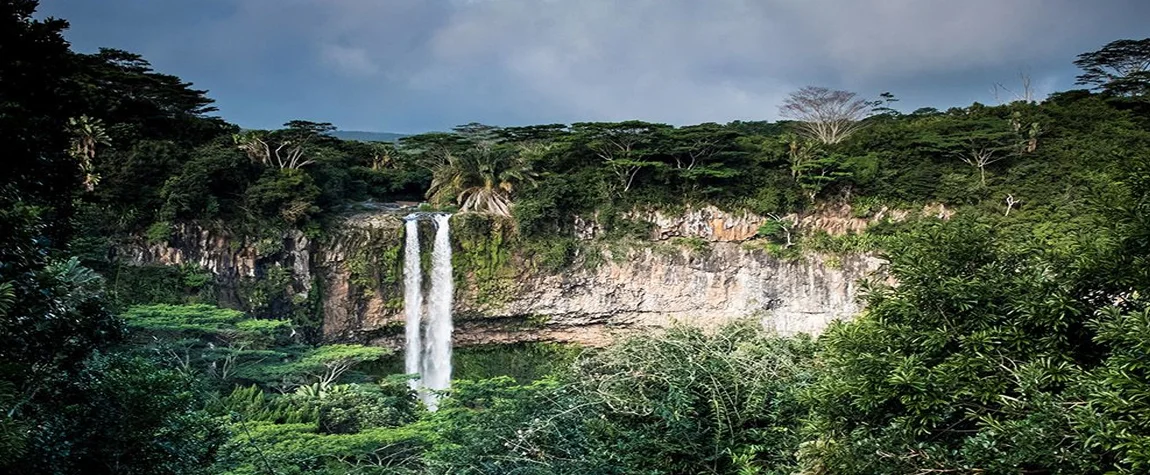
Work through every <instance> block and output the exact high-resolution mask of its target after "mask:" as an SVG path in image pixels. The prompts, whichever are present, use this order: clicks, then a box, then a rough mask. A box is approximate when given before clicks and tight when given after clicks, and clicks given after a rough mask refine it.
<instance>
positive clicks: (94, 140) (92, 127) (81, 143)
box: [68, 115, 112, 191]
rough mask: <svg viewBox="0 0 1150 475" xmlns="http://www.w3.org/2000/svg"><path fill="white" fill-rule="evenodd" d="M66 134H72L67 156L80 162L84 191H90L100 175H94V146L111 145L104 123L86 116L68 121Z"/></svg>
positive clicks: (94, 186) (94, 187)
mask: <svg viewBox="0 0 1150 475" xmlns="http://www.w3.org/2000/svg"><path fill="white" fill-rule="evenodd" d="M68 132H69V133H71V134H72V146H71V147H70V148H69V149H68V154H69V155H71V156H72V158H75V159H76V161H78V162H80V171H81V172H83V173H84V189H86V190H87V191H92V190H94V189H96V184H97V183H99V182H100V175H99V174H97V173H96V170H95V168H94V163H95V161H96V145H111V144H112V142H111V139H110V138H108V133H107V132H105V129H104V122H103V121H101V120H100V119H93V118H91V117H88V116H86V115H82V116H80V117H73V118H71V119H68Z"/></svg>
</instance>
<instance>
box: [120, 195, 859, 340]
mask: <svg viewBox="0 0 1150 475" xmlns="http://www.w3.org/2000/svg"><path fill="white" fill-rule="evenodd" d="M644 219H647V220H649V221H651V222H652V223H654V224H655V226H654V231H653V234H654V235H653V236H652V237H653V238H655V239H657V240H659V239H667V238H671V237H689V238H697V239H698V240H701V241H705V245H698V243H695V245H675V244H669V243H666V242H658V241H656V242H655V243H653V244H649V245H644V246H634V247H631V248H630V249H624V250H594V251H591V252H595V253H602V258H601V259H594V262H597V263H598V264H597V265H581V266H576V267H575V268H570V269H565V270H563V271H559V272H549V271H544V270H540V269H539V268H537V267H535V266H533V265H530V263H528V262H525V261H523V260H521V259H517V258H515V259H513V262H512V263H510V265H505V266H504V271H503V272H502V273H500V275H499V276H498V277H497V278H496V279H498V282H495V284H497V285H496V286H497V287H498V288H499V292H498V295H497V296H495V297H493V296H492V295H491V291H490V289H489V288H490V287H491V286H490V285H487V286H484V285H481V284H484V282H478V280H482V279H481V278H480V277H478V276H477V274H476V273H475V272H469V271H468V270H466V269H458V267H457V281H459V285H457V286H456V287H457V292H456V299H455V301H456V303H455V314H456V337H455V338H456V342H457V344H460V345H468V344H485V343H501V342H517V341H563V342H580V343H584V344H590V345H599V344H603V343H606V342H607V341H608V340H609V339H610V338H612V335H613V334H615V333H618V332H623V331H634V330H641V329H643V328H648V327H652V326H662V325H666V324H668V323H670V322H672V321H682V322H686V323H690V324H693V325H699V326H704V327H707V326H714V325H718V324H721V323H723V322H726V321H730V320H733V319H738V318H747V317H751V318H757V319H759V320H761V321H762V322H763V324H764V325H766V326H768V327H771V328H774V329H776V330H777V331H779V332H780V333H784V334H789V333H795V332H807V333H817V332H819V331H821V330H822V329H823V328H825V327H826V325H827V323H829V322H830V321H831V320H834V319H838V318H847V317H850V316H851V315H853V314H855V313H857V312H858V311H859V310H860V307H859V304H858V303H857V302H856V300H855V297H856V293H857V289H858V287H859V283H860V280H862V279H864V278H867V277H868V276H872V275H874V273H875V271H876V270H878V269H879V267H880V265H881V261H879V260H878V259H876V258H874V257H869V256H851V257H845V258H832V257H825V256H809V257H807V258H804V259H801V260H781V259H778V258H775V257H772V256H771V255H769V254H768V253H766V252H765V251H763V250H761V249H756V248H754V247H753V246H751V245H747V244H744V243H742V242H740V241H743V240H745V239H747V238H749V237H750V236H753V234H754V230H757V227H758V226H759V225H760V224H761V222H762V218H760V217H755V216H753V215H750V216H747V215H744V216H730V215H725V214H723V213H722V212H721V211H718V210H717V209H702V210H695V211H690V210H689V211H688V212H687V213H685V214H684V216H678V217H669V216H662V215H656V214H652V215H651V216H648V217H645V218H644ZM402 234H403V225H402V220H401V219H400V218H399V217H398V216H395V215H389V214H385V213H374V214H372V213H369V214H361V215H356V216H351V217H348V218H347V219H345V220H344V222H343V223H342V224H341V225H340V226H339V227H337V228H335V229H333V230H331V231H330V232H328V233H327V236H326V237H324V238H318V239H308V238H306V237H304V236H303V235H302V234H300V233H298V232H289V233H286V234H284V235H283V236H282V241H283V242H282V243H275V245H271V246H269V245H268V244H267V243H266V242H264V243H252V242H244V241H237V240H236V239H234V238H232V237H231V236H229V235H228V234H227V233H225V232H221V231H208V230H204V229H200V228H197V227H195V226H188V225H185V226H180V227H177V228H176V229H174V232H173V235H172V238H171V239H170V240H169V241H168V242H167V243H163V244H148V243H144V242H137V243H135V244H132V245H129V246H127V247H126V248H124V249H121V255H122V256H123V257H124V258H126V259H127V260H129V261H130V262H133V263H136V264H166V265H174V264H182V263H193V264H196V265H198V266H200V267H202V268H204V269H207V270H209V271H211V272H212V273H214V274H215V275H216V276H217V279H218V283H219V285H220V287H221V292H220V295H221V300H222V303H223V304H225V305H229V306H233V307H241V308H243V307H244V306H245V305H247V304H249V303H250V302H247V301H246V300H245V299H246V297H245V294H244V292H243V291H242V289H243V288H244V286H245V285H246V284H245V283H250V282H253V281H258V280H259V279H260V278H261V277H264V276H267V275H272V274H275V273H277V272H278V274H279V275H288V276H290V279H289V280H288V282H287V283H286V284H285V285H284V286H283V287H284V288H283V291H284V297H285V299H286V300H288V301H295V302H303V301H308V300H309V299H310V300H311V301H315V302H317V303H318V304H317V305H316V306H315V307H316V312H318V313H320V314H321V315H320V316H321V317H322V337H323V338H324V339H325V340H328V341H363V342H371V343H374V344H379V345H386V346H393V347H398V346H401V345H402V335H403V331H402V325H403V323H402V322H403V309H402V297H401V296H402V288H401V287H402V269H401V262H402V259H403V249H402V243H403V236H402ZM428 235H429V234H428ZM457 245H459V244H458V243H457ZM261 247H263V248H270V249H271V250H267V249H262V250H261ZM486 283H488V284H490V283H492V282H486ZM485 287H487V288H488V290H480V289H481V288H485ZM247 300H250V299H247Z"/></svg>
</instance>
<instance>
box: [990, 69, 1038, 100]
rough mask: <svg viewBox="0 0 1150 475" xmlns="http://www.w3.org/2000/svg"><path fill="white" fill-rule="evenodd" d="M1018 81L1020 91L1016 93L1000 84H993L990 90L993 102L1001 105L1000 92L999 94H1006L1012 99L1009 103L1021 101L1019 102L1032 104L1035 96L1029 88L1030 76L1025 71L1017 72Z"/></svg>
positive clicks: (1031, 88)
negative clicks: (992, 94) (992, 93)
mask: <svg viewBox="0 0 1150 475" xmlns="http://www.w3.org/2000/svg"><path fill="white" fill-rule="evenodd" d="M1018 80H1019V83H1020V89H1019V91H1018V92H1015V91H1013V90H1011V89H1010V88H1008V87H1006V86H1004V85H1003V84H1002V83H1000V82H996V83H994V86H993V88H992V91H993V92H994V101H995V102H997V103H999V104H1002V103H1003V101H1002V98H1001V93H1000V91H1001V92H1005V93H1008V94H1010V95H1011V97H1012V99H1011V102H1019V101H1021V102H1025V103H1028V104H1029V103H1031V102H1034V95H1035V94H1034V88H1033V87H1032V86H1031V84H1032V81H1031V79H1030V74H1028V73H1027V72H1025V71H1019V72H1018Z"/></svg>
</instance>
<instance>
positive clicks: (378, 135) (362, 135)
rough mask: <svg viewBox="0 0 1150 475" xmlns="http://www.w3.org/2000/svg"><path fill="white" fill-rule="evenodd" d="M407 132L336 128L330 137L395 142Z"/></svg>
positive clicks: (405, 135)
mask: <svg viewBox="0 0 1150 475" xmlns="http://www.w3.org/2000/svg"><path fill="white" fill-rule="evenodd" d="M407 135H408V134H396V133H392V132H364V131H361V130H337V131H335V132H332V133H331V136H332V137H336V138H340V139H343V140H358V141H360V142H395V141H397V140H399V139H401V138H403V137H407Z"/></svg>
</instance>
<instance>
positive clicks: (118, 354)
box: [0, 0, 1150, 475]
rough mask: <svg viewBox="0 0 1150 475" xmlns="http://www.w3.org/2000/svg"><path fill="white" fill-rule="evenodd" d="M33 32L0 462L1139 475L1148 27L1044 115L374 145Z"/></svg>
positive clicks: (173, 468) (1148, 351)
mask: <svg viewBox="0 0 1150 475" xmlns="http://www.w3.org/2000/svg"><path fill="white" fill-rule="evenodd" d="M45 3H50V2H45ZM39 7H40V5H39V2H37V1H35V0H0V143H3V144H4V145H5V146H6V147H10V148H9V149H8V151H7V152H5V153H4V156H3V159H2V160H0V163H2V165H0V473H7V474H60V475H70V474H139V475H144V474H172V475H176V474H179V475H185V474H186V475H192V474H228V475H295V474H301V475H302V474H326V475H345V474H348V475H350V474H354V475H369V474H371V475H377V474H518V475H543V474H605V475H606V474H620V475H621V474H644V475H656V474H731V475H736V474H737V475H784V474H807V475H837V474H842V475H899V474H916V475H935V474H986V475H991V474H1019V475H1021V474H1096V475H1112V474H1148V473H1150V38H1111V41H1109V42H1108V43H1106V42H1104V43H1102V44H1098V45H1097V46H1096V48H1095V49H1093V50H1083V51H1080V52H1078V53H1076V54H1077V55H1074V54H1072V55H1070V56H1067V57H1065V58H1064V60H1063V63H1064V64H1065V65H1068V66H1071V67H1074V68H1076V70H1077V74H1078V75H1077V77H1076V78H1075V80H1076V85H1075V87H1074V88H1071V89H1068V90H1063V91H1058V92H1051V93H1049V94H1045V95H1042V96H1038V95H1035V94H1032V93H1031V91H1032V86H1031V80H1030V78H1029V77H1027V76H1025V75H1022V76H1021V77H1019V78H1015V79H1014V81H1013V82H1012V83H1011V82H1007V83H1004V84H1005V85H996V87H995V94H994V96H993V97H990V96H989V94H988V98H987V100H985V101H982V102H985V103H980V102H974V103H970V104H968V105H962V106H951V105H940V106H939V107H938V108H932V107H923V108H917V109H914V110H907V109H908V108H904V107H902V106H901V104H900V98H899V97H898V95H897V91H894V92H893V93H892V92H884V93H881V94H874V95H868V94H863V93H856V92H852V91H849V90H840V88H837V87H823V86H818V85H810V86H803V87H798V88H794V89H793V90H792V91H791V92H790V93H789V94H788V95H786V96H785V97H784V98H783V99H782V101H781V102H779V103H776V104H770V105H769V107H768V109H770V111H767V112H764V114H763V115H764V116H770V117H774V118H773V119H771V120H761V121H750V120H733V121H729V122H725V123H715V122H706V123H698V124H693V125H683V124H674V125H672V124H668V123H661V122H648V121H643V120H622V121H610V122H606V121H588V122H571V123H553V124H537V125H516V126H499V125H488V124H484V123H480V122H472V123H466V124H461V125H457V126H455V127H453V128H450V129H445V130H443V131H437V132H425V133H416V134H405V135H402V136H396V137H390V138H386V139H380V138H378V137H348V136H346V135H343V134H341V133H340V132H341V131H340V130H339V129H338V128H337V127H336V126H335V125H333V124H331V123H328V122H323V121H318V120H316V121H313V120H308V118H306V117H304V118H296V117H284V118H283V119H282V123H283V125H282V126H279V127H278V128H274V129H271V130H265V129H259V128H247V127H242V126H241V125H239V124H236V123H232V122H229V121H228V120H226V119H224V118H223V117H222V116H221V115H220V114H219V111H218V110H217V109H216V107H217V105H216V102H215V101H214V100H213V98H212V96H211V95H210V94H209V93H208V92H207V91H205V90H202V89H200V88H198V86H196V85H195V84H193V83H192V82H191V80H188V79H183V78H180V77H177V76H175V75H171V74H168V73H165V72H164V71H160V70H158V68H154V67H153V65H152V64H151V63H150V62H149V60H148V58H146V57H144V56H143V55H141V54H137V53H134V52H131V51H125V50H120V49H113V48H102V49H99V50H98V51H92V52H81V51H79V50H77V49H75V48H73V46H72V45H71V43H70V42H69V41H68V40H66V38H65V35H66V34H67V33H68V31H69V27H70V25H69V23H68V21H66V20H64V19H59V18H53V17H47V16H43V15H40V14H38V13H37V9H38V8H39Z"/></svg>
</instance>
